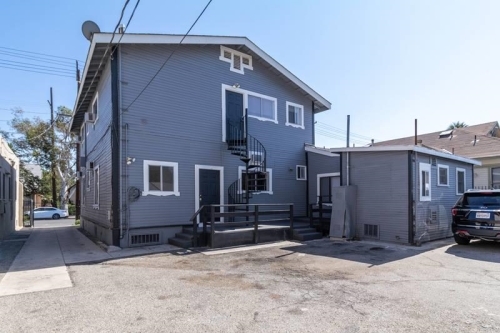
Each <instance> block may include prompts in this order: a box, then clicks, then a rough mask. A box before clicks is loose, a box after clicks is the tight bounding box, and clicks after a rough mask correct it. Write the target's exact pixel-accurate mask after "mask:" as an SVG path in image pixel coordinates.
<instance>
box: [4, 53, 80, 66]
mask: <svg viewBox="0 0 500 333" xmlns="http://www.w3.org/2000/svg"><path fill="white" fill-rule="evenodd" d="M0 54H1V55H5V56H8V57H15V58H23V59H28V60H32V61H40V62H44V63H53V64H58V65H60V66H67V67H71V68H74V67H75V64H74V63H73V62H72V63H71V64H70V63H65V62H63V61H61V60H56V59H46V58H41V57H38V56H32V55H25V54H17V53H14V52H9V51H2V50H0ZM68 61H69V60H68Z"/></svg>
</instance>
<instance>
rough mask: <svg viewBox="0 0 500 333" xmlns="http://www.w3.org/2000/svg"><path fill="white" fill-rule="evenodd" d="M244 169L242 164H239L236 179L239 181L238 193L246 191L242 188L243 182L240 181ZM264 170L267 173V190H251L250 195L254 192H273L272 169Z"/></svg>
mask: <svg viewBox="0 0 500 333" xmlns="http://www.w3.org/2000/svg"><path fill="white" fill-rule="evenodd" d="M244 171H245V167H244V166H239V167H238V179H239V181H240V189H242V190H241V191H239V192H238V193H245V192H246V191H244V190H243V186H242V185H243V184H242V183H241V182H242V180H243V177H242V176H243V172H244ZM266 172H267V173H269V179H268V181H267V191H259V192H252V195H254V194H271V195H272V194H273V169H269V168H266Z"/></svg>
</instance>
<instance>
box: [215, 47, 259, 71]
mask: <svg viewBox="0 0 500 333" xmlns="http://www.w3.org/2000/svg"><path fill="white" fill-rule="evenodd" d="M224 51H226V52H229V53H231V59H227V58H225V57H224ZM235 55H239V56H240V59H241V66H240V69H236V68H234V56H235ZM243 57H245V58H248V59H249V61H248V65H246V64H244V63H243ZM219 60H222V61H224V62H228V63H230V64H231V66H230V67H229V69H230V70H231V71H232V72H235V73H239V74H243V75H245V68H247V69H249V70H253V60H252V56H251V55H249V54H246V53H243V52H240V51H236V50H233V49H230V48H229V47H225V46H222V45H221V46H220V55H219Z"/></svg>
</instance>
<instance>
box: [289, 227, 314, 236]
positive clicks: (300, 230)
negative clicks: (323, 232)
mask: <svg viewBox="0 0 500 333" xmlns="http://www.w3.org/2000/svg"><path fill="white" fill-rule="evenodd" d="M313 232H316V229H315V228H311V227H302V228H294V229H293V233H294V235H295V234H310V233H313Z"/></svg>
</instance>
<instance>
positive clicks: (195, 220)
mask: <svg viewBox="0 0 500 333" xmlns="http://www.w3.org/2000/svg"><path fill="white" fill-rule="evenodd" d="M205 208H207V206H205V205H203V206H201V207H200V208H198V210H197V211H196V212H195V213H194V214H193V216H191V219H189V220H190V221H191V222H193V247H197V246H198V215H200V214H201V212H202V211H203V210H204V209H205Z"/></svg>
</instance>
